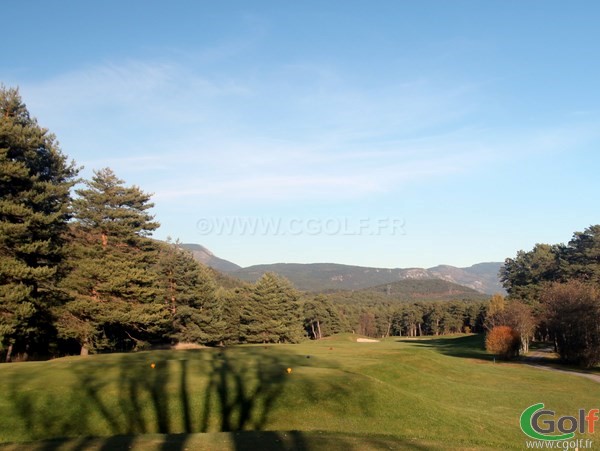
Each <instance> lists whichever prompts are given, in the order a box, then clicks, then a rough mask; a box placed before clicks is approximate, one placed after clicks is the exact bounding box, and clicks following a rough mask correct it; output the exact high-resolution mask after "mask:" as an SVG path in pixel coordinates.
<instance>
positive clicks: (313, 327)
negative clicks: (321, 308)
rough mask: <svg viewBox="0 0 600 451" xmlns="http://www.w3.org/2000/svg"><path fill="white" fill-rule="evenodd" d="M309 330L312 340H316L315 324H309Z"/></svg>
mask: <svg viewBox="0 0 600 451" xmlns="http://www.w3.org/2000/svg"><path fill="white" fill-rule="evenodd" d="M310 330H311V332H312V336H313V338H314V339H315V340H316V339H317V333H316V332H315V323H313V322H312V321H311V323H310Z"/></svg>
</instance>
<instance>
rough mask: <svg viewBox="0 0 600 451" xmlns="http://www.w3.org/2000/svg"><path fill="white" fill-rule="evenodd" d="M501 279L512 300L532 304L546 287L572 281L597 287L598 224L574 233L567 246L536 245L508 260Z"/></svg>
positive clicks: (599, 274) (599, 279)
mask: <svg viewBox="0 0 600 451" xmlns="http://www.w3.org/2000/svg"><path fill="white" fill-rule="evenodd" d="M500 278H501V280H502V283H503V285H504V287H505V288H506V290H507V291H508V293H509V295H510V296H511V297H513V298H517V299H522V300H526V301H528V302H533V301H535V300H537V299H539V297H540V293H541V292H542V291H543V290H544V288H545V286H546V285H548V284H550V283H552V282H566V281H568V280H572V279H579V280H584V281H587V282H590V283H595V284H600V225H593V226H590V227H588V228H587V229H585V230H584V231H583V232H575V233H574V234H573V238H572V239H571V241H569V243H568V245H566V246H565V245H564V244H556V245H548V244H536V245H535V247H534V248H533V249H532V250H531V251H529V252H524V251H519V252H518V253H517V256H516V257H515V258H514V259H513V258H507V259H506V261H505V263H504V266H503V267H502V268H501V270H500Z"/></svg>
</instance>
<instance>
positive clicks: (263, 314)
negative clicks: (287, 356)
mask: <svg viewBox="0 0 600 451" xmlns="http://www.w3.org/2000/svg"><path fill="white" fill-rule="evenodd" d="M300 313H301V312H300V304H299V298H298V294H297V293H296V290H295V289H294V288H293V287H292V286H291V284H290V283H289V282H288V281H287V280H286V279H284V278H282V277H280V276H278V275H276V274H273V273H267V274H264V275H263V276H262V277H261V278H260V280H259V281H258V282H256V285H255V286H254V290H253V291H252V295H251V296H250V299H249V302H248V303H246V304H245V305H243V306H242V310H241V315H240V318H241V327H240V332H241V338H242V340H243V341H244V342H246V343H297V342H298V341H300V340H301V339H302V336H303V334H302V321H301V317H300Z"/></svg>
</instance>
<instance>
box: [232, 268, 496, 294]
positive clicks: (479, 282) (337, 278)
mask: <svg viewBox="0 0 600 451" xmlns="http://www.w3.org/2000/svg"><path fill="white" fill-rule="evenodd" d="M501 266H502V263H480V264H477V265H473V266H471V267H469V268H456V267H454V266H448V265H442V266H436V267H434V268H430V269H423V268H408V269H402V268H395V269H389V268H369V267H362V266H350V265H339V264H335V263H310V264H300V263H276V264H271V265H256V266H249V267H247V268H243V269H240V270H237V271H235V272H233V273H232V275H234V276H236V277H239V278H240V279H243V280H248V281H251V282H253V281H255V280H257V279H258V278H259V277H260V276H261V275H262V274H264V273H265V272H275V273H277V274H280V275H282V276H284V277H286V278H288V279H289V280H290V281H291V282H292V283H293V284H294V285H295V286H296V287H297V288H298V289H300V290H304V291H319V292H326V291H336V290H361V289H364V288H369V287H374V286H375V287H376V286H380V285H386V284H390V283H394V282H398V281H403V280H427V279H442V280H445V281H447V282H452V283H455V284H458V285H463V286H465V287H469V288H472V289H473V290H476V291H478V292H480V293H486V294H493V293H504V289H503V288H502V285H501V284H500V281H499V279H498V271H499V270H500V267H501Z"/></svg>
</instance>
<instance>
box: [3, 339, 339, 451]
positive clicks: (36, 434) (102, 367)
mask: <svg viewBox="0 0 600 451" xmlns="http://www.w3.org/2000/svg"><path fill="white" fill-rule="evenodd" d="M312 362H313V363H315V362H314V360H313V361H312ZM302 364H306V361H305V358H303V356H299V355H286V354H283V353H279V352H274V351H270V348H265V349H263V348H262V347H260V348H259V347H244V348H233V349H231V350H229V349H205V350H201V351H177V352H172V351H171V352H168V351H164V352H156V353H138V354H123V355H120V356H119V355H112V356H99V357H98V358H95V359H89V360H84V359H81V360H76V361H73V362H72V367H71V371H70V374H69V377H71V379H70V380H68V381H66V380H65V381H64V384H60V385H61V386H60V387H58V386H57V387H52V386H49V387H44V386H43V379H42V378H43V376H41V375H40V376H39V378H40V380H39V381H38V382H37V383H36V385H35V389H31V387H28V388H27V389H26V390H23V389H22V387H21V385H20V384H19V382H18V381H16V380H15V381H14V382H13V383H11V385H10V387H8V388H9V390H8V391H9V393H8V398H9V400H10V401H11V403H12V405H13V411H14V412H16V414H17V415H18V416H19V417H20V419H21V424H22V427H23V429H24V430H26V431H28V435H29V436H30V437H31V438H32V439H34V440H43V439H49V438H60V437H77V436H79V437H93V436H106V435H110V436H111V437H109V438H103V439H101V440H102V444H101V446H100V447H99V448H98V449H101V450H110V449H128V448H129V447H130V446H132V444H133V441H134V437H136V436H138V435H143V434H161V437H164V440H163V441H162V444H161V445H160V446H158V448H156V449H160V450H166V449H169V450H183V449H185V448H186V447H187V438H188V436H189V434H192V433H196V432H235V431H256V432H261V433H262V434H264V435H263V436H262V437H263V439H264V440H265V442H268V443H270V445H269V446H270V448H268V449H305V447H304V445H303V442H302V434H300V433H288V434H287V435H286V439H285V440H283V439H282V438H281V437H279V436H278V435H277V434H279V433H275V432H267V431H265V429H266V428H267V427H268V424H269V420H270V417H271V415H272V412H273V409H274V406H275V403H276V401H277V399H278V398H279V397H280V396H281V394H282V392H283V390H284V387H285V385H286V384H287V383H288V381H289V380H290V377H289V375H288V374H287V372H286V369H287V368H288V367H289V366H294V367H297V366H301V365H302ZM25 385H27V384H25ZM329 388H330V389H331V390H336V389H337V388H336V387H335V386H333V384H332V385H331V387H329ZM232 439H233V442H234V444H235V449H250V448H248V447H246V444H247V441H248V436H247V435H245V434H238V435H233V437H232ZM271 439H272V440H271ZM71 440H72V439H71ZM80 442H81V447H79V445H75V446H74V448H73V449H87V448H88V447H89V446H91V445H90V443H86V442H85V441H83V440H82V439H81V440H80ZM238 442H239V443H238ZM64 443H65V442H64V441H61V440H51V441H48V442H45V445H44V447H43V448H39V449H44V450H51V449H58V448H60V447H61V444H64ZM286 443H287V445H286ZM278 444H281V447H279V448H277V446H279V445H278ZM289 446H292V448H289Z"/></svg>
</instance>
